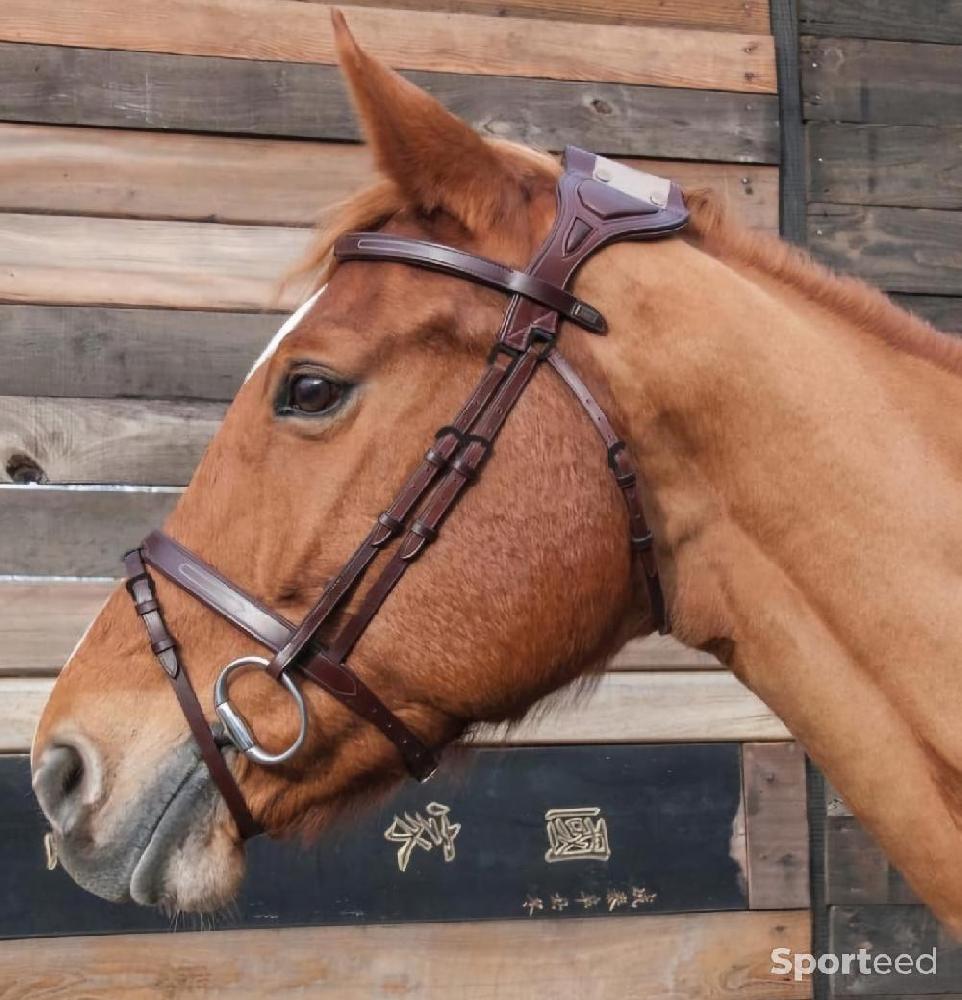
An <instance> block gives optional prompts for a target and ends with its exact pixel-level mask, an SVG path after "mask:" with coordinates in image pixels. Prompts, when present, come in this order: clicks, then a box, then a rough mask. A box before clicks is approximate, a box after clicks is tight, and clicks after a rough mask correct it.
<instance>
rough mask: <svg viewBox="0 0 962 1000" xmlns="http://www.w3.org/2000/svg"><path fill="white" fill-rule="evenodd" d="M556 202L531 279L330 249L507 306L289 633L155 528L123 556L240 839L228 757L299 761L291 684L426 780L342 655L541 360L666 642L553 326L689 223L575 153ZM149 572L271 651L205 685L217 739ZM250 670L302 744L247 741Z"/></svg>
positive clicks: (576, 319) (484, 265)
mask: <svg viewBox="0 0 962 1000" xmlns="http://www.w3.org/2000/svg"><path fill="white" fill-rule="evenodd" d="M557 193H558V213H557V217H556V219H555V222H554V225H553V227H552V229H551V231H550V233H549V234H548V236H547V238H546V239H545V241H544V243H543V244H542V245H541V247H540V248H539V250H538V252H537V253H536V254H535V256H534V258H533V259H532V261H531V263H530V264H529V266H528V268H527V270H526V271H518V270H515V269H514V268H510V267H506V266H504V265H502V264H498V263H496V262H495V261H491V260H487V259H485V258H483V257H478V256H475V255H474V254H470V253H465V252H464V251H462V250H456V249H454V248H453V247H448V246H441V245H438V244H435V243H428V242H425V241H422V240H416V239H410V238H408V237H405V236H395V235H391V234H387V233H378V232H373V233H349V234H347V235H345V236H342V237H341V238H340V239H339V240H338V241H337V242H336V244H335V246H334V256H335V257H336V258H337V260H339V261H350V260H353V261H395V262H400V263H404V264H410V265H412V266H415V267H422V268H427V269H429V270H433V271H440V272H443V273H445V274H450V275H454V276H456V277H459V278H465V279H467V280H469V281H473V282H475V283H478V284H482V285H487V286H489V287H491V288H496V289H499V290H501V291H503V292H505V293H506V294H508V295H509V296H510V299H509V303H508V307H507V310H506V312H505V316H504V320H503V322H502V325H501V330H500V332H499V334H498V338H497V340H496V341H495V343H494V346H493V348H492V350H491V354H490V355H489V357H488V365H487V367H486V368H485V370H484V373H483V374H482V376H481V379H480V381H479V382H478V384H477V386H476V387H475V389H474V392H473V393H472V394H471V396H470V397H469V398H468V400H467V402H466V403H465V404H464V406H463V407H462V408H461V411H460V412H459V413H458V414H457V416H456V417H455V418H454V420H453V421H452V422H451V423H450V424H447V425H446V426H444V427H442V428H441V429H440V430H439V431H438V432H437V434H436V436H435V439H434V442H433V443H432V445H431V447H430V448H429V449H428V451H427V453H426V454H425V456H424V458H423V460H422V461H421V464H420V465H419V466H418V467H417V468H416V469H415V470H414V472H413V473H412V474H411V476H410V478H409V479H408V480H407V482H406V483H405V484H404V485H403V486H402V487H401V489H400V491H399V492H398V494H397V495H396V496H395V498H394V500H393V502H392V503H391V505H390V507H388V509H387V510H385V511H384V512H383V513H381V514H380V515H379V516H378V518H377V520H376V521H375V523H374V525H373V527H372V528H371V530H370V532H369V534H368V535H367V537H366V538H365V539H364V541H363V542H361V544H360V545H359V546H358V547H357V549H355V551H354V554H353V555H352V556H351V558H350V559H349V560H348V561H347V563H346V564H345V565H344V567H343V568H342V569H341V571H340V572H339V573H338V574H337V576H336V577H334V579H333V580H331V581H330V583H328V585H327V586H326V587H325V589H324V591H323V593H322V594H321V596H320V597H319V598H318V600H317V603H316V604H315V605H314V606H313V607H312V608H311V610H310V611H309V612H308V613H307V615H306V616H305V618H304V620H303V621H302V622H301V623H300V624H299V625H294V624H293V623H292V622H290V621H288V620H287V619H286V618H283V617H282V616H281V615H279V614H277V613H276V612H275V611H272V610H271V609H270V608H267V607H265V606H264V605H263V604H261V603H260V602H259V601H257V600H256V599H255V598H253V597H252V596H251V595H250V594H248V593H246V592H245V591H243V590H242V589H241V588H240V587H238V586H237V585H236V584H234V583H232V582H231V581H229V580H227V579H226V578H225V577H223V576H222V575H221V574H220V573H219V572H218V571H217V570H216V569H214V567H213V566H210V565H208V564H207V563H206V562H204V561H203V560H202V559H200V558H199V557H198V556H196V555H194V553H192V552H190V551H189V550H187V549H185V548H184V547H183V546H182V545H180V544H179V543H177V542H175V541H174V540H173V539H172V538H170V537H168V536H167V535H165V534H164V533H163V532H161V531H154V532H152V533H151V534H150V535H148V536H147V538H146V539H144V541H143V543H142V544H141V546H140V548H138V549H134V550H133V551H131V552H128V553H127V554H126V556H125V557H124V565H125V569H126V573H127V590H128V592H129V593H130V596H131V598H132V599H133V602H134V605H135V607H136V609H137V612H138V614H139V615H140V616H141V617H142V618H143V620H144V623H145V625H146V628H147V634H148V637H149V639H150V645H151V649H152V650H153V652H154V654H155V655H156V657H157V659H158V661H159V662H160V665H161V666H162V667H163V668H164V670H165V671H166V673H167V676H168V677H169V678H170V680H171V683H172V684H173V687H174V692H175V693H176V695H177V698H178V701H179V702H180V706H181V709H182V710H183V713H184V716H185V717H186V719H187V722H188V724H189V726H190V729H191V732H192V733H193V735H194V739H195V740H196V741H197V745H198V747H199V748H200V752H201V755H202V756H203V759H204V761H205V762H206V764H207V767H208V768H209V769H210V773H211V776H212V778H213V780H214V782H215V784H216V785H217V787H218V788H219V789H220V791H221V794H222V795H223V797H224V800H225V802H226V803H227V806H228V808H229V809H230V812H231V814H232V815H233V817H234V820H235V821H236V823H237V827H238V830H239V832H240V835H241V836H242V837H244V838H248V837H252V836H255V835H256V834H258V833H260V832H261V831H260V827H259V826H258V824H257V822H256V821H255V820H254V818H253V817H252V816H251V813H250V810H249V809H248V807H247V804H246V802H245V800H244V796H243V794H242V793H241V791H240V788H239V787H238V785H237V782H236V781H235V779H234V777H233V774H232V773H231V770H230V768H229V766H228V763H227V760H226V758H225V757H224V755H223V753H222V748H223V747H226V746H228V745H232V746H233V747H235V748H236V749H238V750H240V751H241V752H242V753H243V754H245V755H246V756H247V757H248V758H250V759H251V760H253V761H255V762H256V763H259V764H262V765H272V764H280V763H282V762H283V761H286V760H288V759H289V758H290V757H291V756H293V755H294V754H295V753H296V752H297V750H298V749H299V748H300V747H301V746H302V744H303V743H304V740H305V738H306V734H307V711H306V708H305V705H304V699H303V696H302V694H301V692H300V690H299V688H298V687H297V684H296V682H295V680H294V677H295V675H296V676H299V677H301V678H308V679H310V680H312V681H314V682H315V683H316V684H318V685H319V686H320V687H321V688H322V689H323V690H325V691H326V692H327V693H328V694H330V695H331V696H333V697H334V698H336V699H337V700H338V701H340V702H341V703H342V704H343V705H345V706H346V707H347V708H349V709H351V711H353V712H355V713H356V714H357V715H358V716H360V717H361V718H363V719H365V720H366V721H367V722H369V723H371V724H372V725H374V726H376V727H377V728H378V729H379V730H380V731H381V732H382V733H383V734H384V735H385V736H386V737H387V738H388V739H389V740H390V741H391V742H392V743H394V745H395V746H396V747H397V750H398V752H399V753H400V755H401V757H402V759H403V760H404V763H405V764H406V766H407V768H408V770H409V771H410V773H411V774H412V775H413V776H414V777H415V778H417V779H418V780H419V781H426V780H427V779H428V778H429V777H430V776H431V775H432V774H433V773H434V771H435V769H436V767H437V758H436V756H435V753H434V751H433V750H432V749H431V748H429V747H428V746H426V745H425V744H424V743H423V742H422V740H421V739H419V737H418V736H417V735H416V734H415V733H413V732H412V731H411V730H410V729H409V728H408V726H407V725H406V724H405V723H404V722H402V721H401V719H400V718H399V717H398V716H397V715H395V714H394V712H392V711H391V710H390V709H389V708H388V707H387V706H386V705H385V704H384V703H383V702H382V701H381V700H380V698H378V696H377V695H376V694H375V693H374V692H373V691H372V690H371V689H370V688H368V687H367V685H366V684H365V683H364V681H362V680H361V678H360V677H358V675H357V674H356V673H355V672H354V670H353V669H352V668H351V666H350V665H349V663H348V657H349V656H350V653H351V651H352V650H353V649H354V646H355V645H356V644H357V642H358V640H359V639H360V638H361V636H362V635H363V634H364V632H365V630H366V629H367V627H368V625H369V624H370V623H371V621H372V620H373V618H374V616H375V615H376V614H377V612H378V610H379V609H380V607H381V605H382V604H383V603H384V601H385V600H386V599H387V597H388V595H389V594H390V593H391V591H392V590H393V589H394V588H395V587H396V586H397V584H398V582H399V581H400V579H401V577H402V576H403V575H404V574H405V572H406V571H407V570H408V568H409V567H410V566H411V565H412V564H413V563H414V562H416V561H417V559H418V557H419V556H420V555H421V554H422V553H423V552H424V551H425V549H426V548H427V547H428V546H429V545H430V544H431V543H432V542H433V541H434V540H435V539H436V538H437V537H438V532H439V531H440V529H441V526H442V524H443V522H444V520H445V519H446V517H447V515H448V514H449V513H450V512H451V510H452V508H453V507H454V506H455V504H456V503H457V502H458V500H459V498H460V497H461V496H462V495H463V493H464V491H465V490H466V489H467V487H468V486H470V485H471V484H472V483H474V482H475V481H476V480H477V478H478V475H479V474H480V472H481V468H482V466H483V465H484V463H485V461H486V460H487V459H488V458H489V456H490V454H491V450H492V446H493V444H494V441H495V439H496V438H497V436H498V433H499V432H500V430H501V428H502V427H503V426H504V422H505V420H506V419H507V416H508V414H509V413H510V412H511V409H512V408H513V407H514V405H515V403H516V402H517V401H518V399H519V398H520V397H521V395H522V393H523V392H524V389H525V387H526V386H527V385H528V383H529V382H530V381H531V378H532V376H533V375H534V373H535V372H536V371H537V370H538V369H539V368H540V367H541V365H542V364H543V363H547V364H548V365H550V366H551V367H552V368H553V369H554V370H555V372H556V373H557V374H558V375H559V376H560V377H561V380H562V382H563V383H564V384H565V385H566V386H567V387H568V388H569V389H570V390H571V392H572V393H573V394H574V396H575V398H576V399H577V400H578V402H579V403H580V404H581V405H582V407H584V410H585V412H586V413H587V414H588V417H589V418H590V419H591V422H592V424H593V425H594V427H595V430H596V431H597V432H598V434H599V436H600V437H601V440H602V442H603V443H604V445H605V447H606V448H607V453H608V465H609V467H610V468H611V472H612V475H613V476H614V479H615V482H616V484H617V485H618V488H619V489H620V490H621V494H622V496H623V497H624V501H625V506H626V508H627V511H628V524H629V530H630V541H631V552H632V562H633V570H634V572H635V574H636V577H638V578H640V579H641V580H643V581H644V583H645V585H646V588H647V593H648V601H649V607H650V610H651V615H652V618H653V620H654V622H655V624H656V625H657V626H658V628H659V630H660V631H662V632H666V631H668V622H667V616H666V612H665V602H664V597H663V595H662V591H661V584H660V582H659V579H658V569H657V565H656V563H655V557H654V552H653V551H652V535H651V532H650V531H649V529H648V524H647V522H646V521H645V516H644V512H643V510H642V506H641V502H640V499H639V496H638V491H637V483H636V474H635V466H634V463H633V462H632V460H631V457H630V456H629V454H628V451H627V449H626V447H625V442H624V441H623V440H622V439H621V438H619V436H618V435H617V434H616V433H615V431H614V429H613V427H612V425H611V423H610V421H609V420H608V418H607V417H606V416H605V414H604V411H603V410H602V409H601V407H600V406H599V405H598V403H597V401H596V400H595V398H594V396H593V395H592V393H591V392H590V391H589V389H588V387H587V386H586V385H585V384H584V382H583V381H582V380H581V378H580V377H579V376H578V374H577V373H576V372H575V371H574V370H573V369H572V367H571V366H570V365H569V364H568V362H567V361H566V360H565V358H564V356H563V355H562V354H561V352H560V351H559V349H558V347H557V343H556V338H557V336H558V324H559V321H560V320H562V319H565V320H568V321H570V322H571V323H574V324H575V325H577V326H580V327H581V328H582V329H584V330H587V331H588V332H590V333H593V334H599V335H600V334H604V333H605V331H606V324H605V320H604V317H603V316H602V314H601V313H600V312H599V311H598V310H597V309H595V308H593V307H592V306H590V305H588V304H587V303H585V302H582V301H581V300H580V299H578V298H576V297H575V296H574V295H572V294H571V293H570V292H569V291H568V286H569V285H570V283H571V282H572V280H573V278H574V275H575V273H576V272H577V270H578V268H579V267H580V265H581V264H583V263H584V261H585V260H587V259H588V257H590V256H591V255H592V254H593V253H595V252H596V251H597V250H599V249H601V248H602V247H604V246H607V245H609V244H611V243H614V242H618V241H620V240H644V239H654V238H656V237H659V236H664V235H667V234H669V233H673V232H675V231H677V230H679V229H681V228H682V227H683V226H684V225H685V223H686V221H687V219H688V213H687V211H686V209H685V205H684V201H683V199H682V195H681V192H680V191H679V189H678V188H677V187H676V185H674V184H673V183H671V182H670V181H667V180H663V179H661V178H658V177H652V176H651V175H650V174H643V173H640V172H637V171H634V170H631V169H629V168H627V167H625V166H623V165H621V164H618V163H615V162H612V161H610V160H606V159H604V158H603V157H600V156H595V155H594V154H593V153H588V152H585V151H584V150H582V149H578V148H576V147H574V146H569V147H568V149H567V150H566V152H565V158H564V172H563V174H562V176H561V178H560V179H559V181H558V192H557ZM393 542H397V544H396V547H395V548H394V549H393V551H392V553H391V554H390V556H387V557H386V562H385V565H384V567H383V569H382V570H381V573H380V575H379V576H377V577H376V579H375V581H374V583H373V585H372V586H371V588H370V589H369V590H368V591H367V593H366V594H365V595H364V597H363V599H362V600H361V601H360V606H359V608H358V611H357V613H356V614H355V615H353V616H352V617H350V618H347V620H346V622H345V624H343V625H342V627H341V628H340V630H339V631H338V632H337V634H336V635H335V636H334V637H333V638H332V639H330V640H329V641H325V642H323V643H322V642H321V640H320V638H319V633H320V631H321V629H322V628H323V626H325V625H326V624H328V623H330V621H331V619H332V617H333V616H334V615H335V613H336V612H338V611H340V610H342V608H343V605H344V602H345V600H346V598H347V597H348V596H349V595H350V594H351V593H353V592H354V590H355V588H356V586H357V584H358V583H359V581H360V580H361V578H362V577H363V576H364V575H365V573H366V572H367V570H368V569H369V568H370V566H371V565H372V563H373V562H374V560H375V559H376V557H377V556H378V554H379V553H381V552H382V551H383V550H384V549H385V547H386V546H388V545H389V544H390V543H393ZM148 566H150V567H152V568H153V569H155V570H157V571H158V572H160V573H161V574H163V576H165V577H166V578H167V579H168V580H170V581H171V582H172V583H174V584H176V585H177V586H178V587H180V588H181V589H183V590H185V591H186V592H187V593H189V594H191V595H192V596H193V597H194V598H196V599H197V600H198V601H200V602H201V603H202V604H204V605H205V606H206V607H207V608H209V609H210V610H211V611H214V612H216V613H217V614H219V615H220V616H221V617H223V618H225V619H226V620H227V621H228V622H230V623H231V624H232V625H234V626H235V627H236V628H237V629H239V630H240V631H242V632H244V633H246V634H247V635H248V636H250V638H252V639H253V640H254V641H255V642H257V643H258V644H260V645H261V646H263V647H266V648H267V649H269V650H271V651H272V652H273V654H274V655H273V658H272V659H270V660H267V659H264V658H262V657H257V656H245V657H241V658H240V659H238V660H234V661H233V662H231V663H229V664H227V666H226V667H224V669H223V670H222V671H221V673H220V676H219V677H218V679H217V683H216V685H215V689H214V708H215V710H216V712H217V715H218V717H219V718H220V721H221V724H222V725H221V726H218V727H211V725H210V724H209V723H208V721H207V719H206V717H205V715H204V712H203V709H202V708H201V706H200V702H199V701H198V699H197V695H196V693H195V691H194V689H193V686H192V685H191V683H190V680H189V678H188V676H187V673H186V671H185V669H184V667H183V665H182V664H181V662H180V658H179V655H178V650H177V644H176V642H175V641H174V639H173V638H172V637H171V634H170V632H169V631H168V630H167V626H166V624H165V622H164V618H163V615H162V613H161V609H160V606H159V604H158V602H157V598H156V594H155V592H154V587H153V581H152V579H151V576H150V573H149V571H148V568H147V567H148ZM247 669H259V670H263V671H264V672H266V673H267V674H268V676H270V677H272V678H273V679H274V680H276V681H277V682H278V683H280V684H282V685H283V687H284V688H285V689H286V690H287V692H288V693H289V694H290V696H291V697H292V698H293V700H294V702H295V704H296V707H297V709H298V714H299V717H300V732H299V734H298V737H297V739H296V740H295V741H294V743H293V744H292V745H291V746H290V747H288V748H287V749H286V750H284V751H283V752H281V753H276V754H271V753H268V752H267V751H266V750H264V749H263V748H262V747H260V746H259V745H258V744H257V741H256V739H255V738H254V736H253V734H252V733H251V731H250V728H249V726H248V725H247V723H246V721H245V720H244V718H243V717H242V716H241V715H240V713H239V712H238V711H237V710H236V709H235V708H234V707H233V705H232V704H231V702H230V700H229V698H228V689H229V684H230V680H231V678H232V677H233V676H234V675H235V674H236V673H237V672H238V671H243V670H247Z"/></svg>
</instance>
